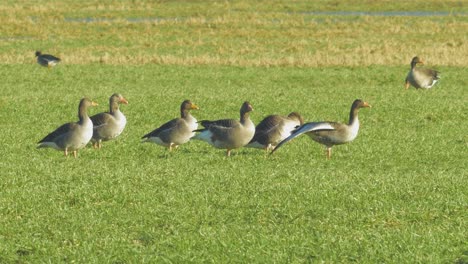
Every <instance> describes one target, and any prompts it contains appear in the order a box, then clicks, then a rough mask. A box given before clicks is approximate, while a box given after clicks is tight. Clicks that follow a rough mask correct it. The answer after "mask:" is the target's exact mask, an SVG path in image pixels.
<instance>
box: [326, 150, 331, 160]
mask: <svg viewBox="0 0 468 264" xmlns="http://www.w3.org/2000/svg"><path fill="white" fill-rule="evenodd" d="M327 159H331V148H329V147H327Z"/></svg>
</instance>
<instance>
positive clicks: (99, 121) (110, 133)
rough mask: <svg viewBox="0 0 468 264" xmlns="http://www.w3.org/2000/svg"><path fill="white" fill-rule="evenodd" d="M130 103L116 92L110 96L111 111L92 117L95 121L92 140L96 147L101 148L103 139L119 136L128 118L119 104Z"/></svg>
mask: <svg viewBox="0 0 468 264" xmlns="http://www.w3.org/2000/svg"><path fill="white" fill-rule="evenodd" d="M121 103H122V104H128V101H127V99H125V98H124V97H123V96H122V95H121V94H118V93H115V94H113V95H112V96H111V97H110V98H109V112H103V113H99V114H96V115H93V116H92V117H91V121H93V137H92V138H91V142H92V143H93V147H94V148H101V147H102V141H108V140H111V139H114V138H116V137H118V136H119V135H120V134H121V133H122V131H123V130H124V128H125V125H126V124H127V119H126V118H125V116H124V114H123V113H122V112H120V109H119V104H121Z"/></svg>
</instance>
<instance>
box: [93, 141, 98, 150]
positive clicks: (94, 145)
mask: <svg viewBox="0 0 468 264" xmlns="http://www.w3.org/2000/svg"><path fill="white" fill-rule="evenodd" d="M97 148H98V142H97V141H96V142H93V149H97Z"/></svg>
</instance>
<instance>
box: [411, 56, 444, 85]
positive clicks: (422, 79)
mask: <svg viewBox="0 0 468 264" xmlns="http://www.w3.org/2000/svg"><path fill="white" fill-rule="evenodd" d="M418 64H424V62H423V60H421V59H420V58H419V57H417V56H416V57H414V58H413V59H412V60H411V64H410V65H411V69H410V71H409V72H408V75H407V76H406V80H405V89H408V88H409V87H410V85H412V86H413V87H415V88H417V89H418V88H425V89H429V88H432V87H433V86H434V85H435V84H436V83H437V81H438V80H439V79H440V76H439V72H438V71H435V70H431V69H427V68H421V67H416V66H417V65H418Z"/></svg>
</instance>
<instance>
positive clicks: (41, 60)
mask: <svg viewBox="0 0 468 264" xmlns="http://www.w3.org/2000/svg"><path fill="white" fill-rule="evenodd" d="M36 57H37V63H38V64H39V65H41V66H44V67H47V68H49V69H50V68H52V67H54V66H55V65H57V64H58V63H59V62H60V58H57V57H55V56H53V55H50V54H42V53H41V52H40V51H36Z"/></svg>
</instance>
